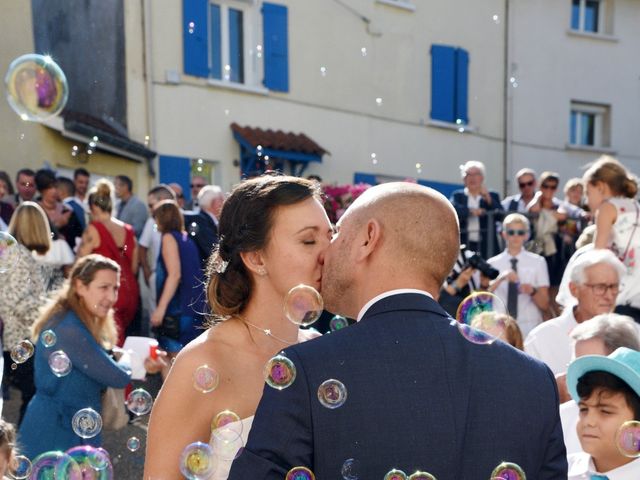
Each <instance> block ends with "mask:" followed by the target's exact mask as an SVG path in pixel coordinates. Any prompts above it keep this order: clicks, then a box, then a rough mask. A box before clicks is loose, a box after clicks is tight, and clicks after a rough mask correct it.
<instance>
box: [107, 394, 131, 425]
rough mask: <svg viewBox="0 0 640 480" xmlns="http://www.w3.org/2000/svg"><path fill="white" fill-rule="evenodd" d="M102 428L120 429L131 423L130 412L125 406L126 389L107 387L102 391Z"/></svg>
mask: <svg viewBox="0 0 640 480" xmlns="http://www.w3.org/2000/svg"><path fill="white" fill-rule="evenodd" d="M101 415H102V428H103V429H105V430H120V429H122V428H124V427H125V426H126V425H127V423H129V414H128V413H127V410H126V409H125V406H124V389H122V388H113V387H107V389H106V390H105V391H104V392H102V414H101Z"/></svg>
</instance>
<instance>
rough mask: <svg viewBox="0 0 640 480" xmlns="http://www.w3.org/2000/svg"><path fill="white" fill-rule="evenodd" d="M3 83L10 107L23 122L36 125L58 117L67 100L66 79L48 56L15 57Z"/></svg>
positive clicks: (67, 88)
mask: <svg viewBox="0 0 640 480" xmlns="http://www.w3.org/2000/svg"><path fill="white" fill-rule="evenodd" d="M4 82H5V86H6V91H7V101H8V102H9V105H10V106H11V108H12V109H13V111H14V112H16V113H17V114H18V116H20V118H21V119H22V120H25V121H27V120H28V121H35V122H39V121H43V120H47V119H48V118H50V117H53V116H55V115H58V114H59V113H60V112H61V111H62V110H63V108H64V107H65V105H66V103H67V99H68V97H69V86H68V83H67V78H66V77H65V74H64V72H63V71H62V69H61V68H60V67H59V66H58V64H57V63H56V62H54V61H53V59H52V58H51V57H50V56H48V55H37V54H28V55H22V56H21V57H18V58H16V59H15V60H14V61H13V62H11V64H10V65H9V69H8V70H7V74H6V75H5V78H4Z"/></svg>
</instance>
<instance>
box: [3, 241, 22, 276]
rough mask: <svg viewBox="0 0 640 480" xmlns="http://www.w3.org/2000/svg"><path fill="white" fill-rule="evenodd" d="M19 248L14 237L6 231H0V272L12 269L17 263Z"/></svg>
mask: <svg viewBox="0 0 640 480" xmlns="http://www.w3.org/2000/svg"><path fill="white" fill-rule="evenodd" d="M19 249H20V246H19V245H18V241H17V240H16V239H15V238H13V237H12V236H11V235H10V234H8V233H7V232H0V274H2V273H6V272H8V271H10V270H13V268H14V267H15V266H16V263H18V258H19V256H20V252H19Z"/></svg>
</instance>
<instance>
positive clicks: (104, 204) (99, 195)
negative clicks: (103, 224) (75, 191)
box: [89, 178, 115, 213]
mask: <svg viewBox="0 0 640 480" xmlns="http://www.w3.org/2000/svg"><path fill="white" fill-rule="evenodd" d="M113 192H115V188H114V186H113V183H111V182H110V181H109V180H107V179H106V178H101V179H100V180H98V181H97V182H96V184H95V185H94V186H93V187H92V188H91V190H89V206H90V207H91V206H93V205H95V206H96V207H98V208H99V209H100V210H102V211H103V212H109V213H111V210H112V209H113V204H114V203H115V202H114V200H113Z"/></svg>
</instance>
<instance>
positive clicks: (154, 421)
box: [143, 345, 217, 480]
mask: <svg viewBox="0 0 640 480" xmlns="http://www.w3.org/2000/svg"><path fill="white" fill-rule="evenodd" d="M199 346H200V345H197V346H196V348H189V347H187V348H186V349H185V350H183V351H182V352H181V353H180V355H178V357H177V359H176V361H175V363H174V364H173V366H172V367H171V371H170V373H169V375H168V377H167V379H166V380H165V382H164V385H163V386H162V389H161V390H160V393H159V394H158V397H157V398H156V401H155V403H154V405H153V410H152V411H151V418H150V420H149V431H148V435H147V451H146V457H145V464H144V477H143V478H145V479H152V480H180V479H182V478H183V476H182V475H181V473H180V467H179V461H180V454H181V453H182V451H183V450H184V448H185V447H186V446H187V445H189V444H190V443H193V442H198V441H200V442H204V443H208V442H209V437H210V434H211V411H212V407H213V408H215V407H214V405H212V404H215V403H217V402H216V401H215V395H216V392H215V391H214V392H211V393H202V392H200V391H198V390H196V389H195V388H194V386H193V373H194V371H195V370H196V368H198V367H199V366H200V365H201V364H202V363H204V362H201V361H200V360H201V358H200V355H199V349H198V347H199Z"/></svg>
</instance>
